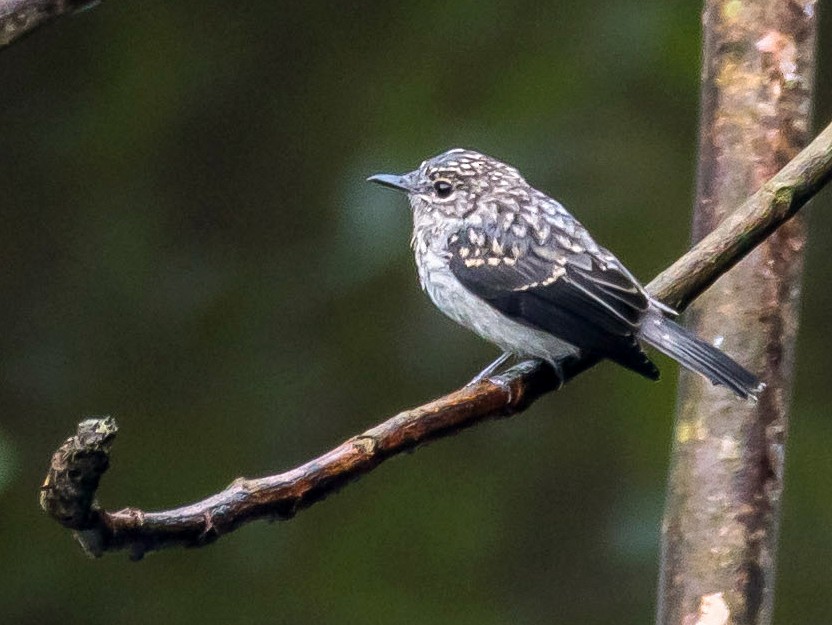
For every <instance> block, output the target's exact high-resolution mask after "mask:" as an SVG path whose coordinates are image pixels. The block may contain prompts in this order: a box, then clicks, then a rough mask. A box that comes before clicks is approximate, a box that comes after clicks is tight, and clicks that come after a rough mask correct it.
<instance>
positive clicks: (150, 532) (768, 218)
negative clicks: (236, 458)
mask: <svg viewBox="0 0 832 625" xmlns="http://www.w3.org/2000/svg"><path fill="white" fill-rule="evenodd" d="M830 177H832V125H830V126H829V127H827V128H826V129H825V130H824V131H823V132H822V133H821V134H820V135H819V136H818V137H817V138H816V139H815V140H814V141H813V142H812V143H811V144H810V145H809V146H808V147H807V148H806V149H805V150H803V151H802V152H801V153H800V154H799V155H798V156H797V157H795V158H794V159H793V160H792V161H791V162H790V163H789V164H788V165H786V167H784V168H783V169H782V170H781V171H780V172H779V173H778V174H777V175H776V176H774V177H773V178H772V179H771V180H769V182H767V183H766V184H765V185H764V186H763V187H762V188H761V189H760V190H759V191H757V193H755V194H754V195H753V196H751V197H750V198H749V199H748V200H747V201H746V202H745V203H744V204H742V206H740V207H739V208H738V209H737V210H736V211H735V212H734V213H733V214H731V215H730V216H729V217H728V218H726V219H725V221H724V222H723V223H722V224H721V225H720V226H719V227H717V228H716V229H715V230H714V231H713V232H712V233H711V234H710V235H709V236H707V237H706V238H705V239H703V240H702V241H701V242H700V243H699V244H697V245H696V246H695V247H694V248H693V249H691V250H690V251H689V252H688V253H687V254H685V255H684V256H683V257H682V258H680V259H679V260H678V261H676V262H675V263H674V264H673V265H672V266H671V267H670V268H668V269H666V270H665V271H664V272H662V273H661V274H660V275H659V276H658V277H657V278H656V279H655V280H653V281H652V282H651V283H650V284H649V285H648V287H647V288H648V290H649V291H650V293H651V294H653V295H654V296H655V297H657V298H658V299H661V300H663V301H665V302H667V303H668V304H670V305H672V306H674V307H676V308H679V309H682V308H684V307H685V306H687V305H688V304H689V303H690V302H691V301H692V300H693V299H695V298H696V297H697V296H698V295H699V294H700V293H702V291H704V290H705V289H707V288H708V286H710V285H711V284H712V283H713V282H714V281H715V280H716V279H717V278H718V277H719V276H721V275H722V274H724V273H725V272H726V271H728V270H729V269H730V268H731V267H733V266H734V265H735V264H736V263H737V262H738V261H739V260H740V259H742V257H743V256H745V255H746V254H747V253H748V252H749V251H750V250H751V249H753V248H754V246H756V245H757V244H759V243H760V242H761V241H763V240H764V239H765V238H766V237H767V236H768V235H769V234H771V233H772V232H773V231H774V230H775V229H776V228H777V227H778V226H779V225H781V224H782V223H784V222H785V221H787V220H788V219H789V218H790V217H791V216H792V215H794V214H795V213H796V212H797V211H798V210H799V209H800V208H801V207H802V206H803V205H804V204H806V202H807V201H808V200H809V199H810V198H811V197H813V196H814V195H815V194H816V193H817V192H818V191H820V189H821V188H822V187H823V186H824V185H825V184H826V182H827V181H828V180H829V178H830ZM596 363H597V360H595V359H592V358H580V359H572V360H569V361H566V362H564V363H563V370H564V377H565V378H566V380H569V379H571V378H573V377H575V376H576V375H578V374H579V373H581V372H583V371H585V370H586V369H589V368H590V367H592V366H593V365H595V364H596ZM557 386H558V385H557V380H556V379H555V378H554V376H553V375H552V374H551V371H550V370H549V369H548V368H547V367H546V366H544V365H540V364H538V363H535V362H524V363H521V364H519V365H517V366H515V367H513V368H512V369H510V370H509V371H508V372H506V373H505V374H503V375H502V376H497V377H494V378H491V379H489V380H484V381H482V382H480V383H479V384H476V385H474V386H470V387H465V388H462V389H460V390H457V391H454V392H452V393H450V394H449V395H446V396H444V397H441V398H439V399H437V400H435V401H433V402H430V403H428V404H425V405H423V406H420V407H418V408H414V409H412V410H407V411H405V412H402V413H400V414H398V415H396V416H394V417H392V418H391V419H389V420H387V421H385V422H384V423H381V424H380V425H377V426H376V427H374V428H371V429H369V430H367V431H366V432H364V433H362V434H359V435H358V436H355V437H353V438H351V439H349V440H348V441H346V442H344V443H343V444H341V445H339V446H338V447H336V448H334V449H332V450H331V451H329V452H327V453H325V454H324V455H322V456H320V457H318V458H315V459H314V460H311V461H309V462H307V463H306V464H303V465H301V466H299V467H297V468H295V469H292V470H290V471H287V472H285V473H281V474H279V475H273V476H268V477H262V478H257V479H244V478H239V479H237V480H235V481H234V482H233V483H232V484H231V485H230V486H229V487H228V488H226V489H225V490H223V491H221V492H219V493H217V494H216V495H213V496H212V497H209V498H207V499H204V500H202V501H200V502H197V503H194V504H191V505H189V506H184V507H182V508H177V509H174V510H167V511H163V512H143V511H141V510H137V509H132V508H127V509H124V510H120V511H117V512H107V511H104V510H101V509H99V508H98V506H97V505H96V504H95V503H94V495H95V489H96V488H97V485H98V480H99V478H100V476H101V474H103V472H104V471H105V470H106V468H107V465H108V460H109V446H110V444H111V443H112V439H113V437H114V436H115V424H114V422H113V421H112V420H111V419H106V420H104V419H102V420H97V421H86V422H84V423H82V424H81V425H80V426H79V432H78V434H76V436H74V437H72V438H70V439H68V440H67V441H66V442H65V443H64V444H63V445H62V446H61V447H60V448H59V449H58V451H56V452H55V454H54V456H53V458H52V464H51V467H50V471H49V474H48V476H47V478H46V481H45V482H44V485H43V487H42V489H41V506H42V507H43V508H44V509H45V510H46V511H47V512H48V513H49V514H50V515H51V516H52V517H53V518H55V519H56V520H57V521H58V522H59V523H61V524H62V525H64V526H65V527H68V528H70V529H72V530H75V532H74V534H75V537H76V539H77V540H78V541H79V542H80V543H81V545H82V546H83V547H84V549H85V550H86V551H87V553H89V554H90V555H93V556H100V555H102V554H103V553H105V552H107V551H116V550H127V551H129V553H130V554H131V556H132V557H133V558H134V559H139V558H141V557H142V556H143V555H144V554H145V553H147V552H149V551H155V550H158V549H162V548H164V547H172V546H186V547H198V546H202V545H205V544H208V543H211V542H213V541H214V540H216V539H217V538H219V537H220V536H222V535H223V534H227V533H228V532H231V531H233V530H234V529H236V528H238V527H240V526H241V525H244V524H245V523H248V522H249V521H253V520H256V519H264V518H267V519H289V518H291V517H293V516H294V515H295V513H297V512H298V511H299V510H302V509H304V508H307V507H309V506H311V505H312V504H313V503H315V502H317V501H320V500H321V499H324V498H325V497H326V496H328V495H329V494H330V493H333V492H335V491H337V490H338V489H340V488H341V487H342V486H344V485H346V484H347V483H348V482H350V481H352V480H355V479H356V478H358V477H360V476H362V475H364V474H365V473H368V472H369V471H371V470H373V469H374V468H375V467H377V466H378V465H379V464H381V463H382V462H384V461H385V460H387V459H388V458H391V457H393V456H395V455H398V454H400V453H402V452H403V451H407V450H410V449H413V448H414V447H416V446H418V445H421V444H424V443H427V442H430V441H432V440H435V439H438V438H442V437H444V436H449V435H452V434H455V433H457V432H459V431H461V430H463V429H466V428H468V427H471V426H473V425H476V424H477V423H480V422H483V421H486V420H488V419H494V418H500V417H508V416H512V415H515V414H518V413H520V412H522V411H523V410H525V409H526V408H527V407H528V406H529V405H530V404H531V403H532V402H533V401H535V400H536V399H537V398H538V397H540V396H541V395H543V394H545V393H547V392H550V391H552V390H555V389H556V388H557Z"/></svg>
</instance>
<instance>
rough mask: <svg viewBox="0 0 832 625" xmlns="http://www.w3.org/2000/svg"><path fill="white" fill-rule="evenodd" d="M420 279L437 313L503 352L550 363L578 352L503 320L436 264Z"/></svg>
mask: <svg viewBox="0 0 832 625" xmlns="http://www.w3.org/2000/svg"><path fill="white" fill-rule="evenodd" d="M419 278H420V280H421V281H422V287H423V288H424V289H425V292H426V293H427V294H428V296H429V297H430V299H431V300H432V301H433V303H434V304H436V306H437V308H439V310H441V311H442V312H443V313H445V314H446V315H447V316H448V317H450V318H451V319H453V320H454V321H456V322H457V323H459V324H460V325H462V326H465V327H466V328H468V329H469V330H473V331H474V332H475V333H476V334H478V335H480V336H481V337H482V338H484V339H485V340H487V341H490V342H491V343H494V344H495V345H497V346H499V347H500V348H501V349H502V350H503V351H506V352H509V353H512V354H515V355H517V356H521V357H523V356H525V357H533V358H540V359H542V360H545V361H547V362H550V363H552V364H554V363H555V362H556V361H557V360H560V359H562V358H564V357H566V356H571V355H574V354H576V353H577V352H578V349H577V348H576V347H574V346H573V345H570V344H569V343H566V342H564V341H561V340H560V339H558V338H556V337H554V336H552V335H551V334H548V333H547V332H542V331H540V330H535V329H533V328H529V327H528V326H524V325H522V324H520V323H518V322H516V321H513V320H512V319H510V318H508V317H506V316H505V315H503V314H502V313H501V312H499V311H497V310H496V309H495V308H492V307H491V306H490V305H488V304H487V303H485V302H484V301H483V300H481V299H479V298H478V297H476V296H475V295H473V294H472V293H471V292H470V291H468V290H467V289H466V288H465V287H463V286H462V284H461V283H460V282H459V280H457V279H456V277H455V276H454V275H453V274H452V273H451V271H450V269H447V268H445V267H442V266H441V265H440V263H438V262H437V263H436V264H434V266H433V267H432V268H431V271H422V270H420V272H419Z"/></svg>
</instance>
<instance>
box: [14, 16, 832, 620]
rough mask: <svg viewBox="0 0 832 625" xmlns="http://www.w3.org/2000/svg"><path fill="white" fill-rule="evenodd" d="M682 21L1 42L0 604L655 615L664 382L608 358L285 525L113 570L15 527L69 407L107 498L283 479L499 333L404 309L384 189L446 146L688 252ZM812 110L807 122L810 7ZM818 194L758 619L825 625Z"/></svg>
mask: <svg viewBox="0 0 832 625" xmlns="http://www.w3.org/2000/svg"><path fill="white" fill-rule="evenodd" d="M699 10H700V6H699V2H696V1H693V0H689V1H682V0H661V1H658V0H656V1H649V2H645V1H637V0H616V1H613V2H604V3H600V2H599V3H576V2H565V1H564V2H550V3H541V2H495V1H483V0H479V1H476V2H474V1H457V2H437V1H433V2H432V1H430V0H421V1H417V2H410V3H401V4H395V3H385V2H349V3H347V2H340V3H339V2H334V1H333V2H317V1H313V2H291V3H290V2H267V1H260V2H243V3H205V2H193V1H190V2H185V1H181V2H170V1H162V0H157V1H145V2H138V1H126V0H120V1H118V2H116V1H110V2H105V3H103V4H102V5H101V6H99V7H98V8H96V9H94V10H92V11H89V12H87V13H84V14H82V15H79V16H76V17H74V18H71V19H66V20H63V21H61V22H60V23H58V24H55V25H54V26H52V27H50V28H48V29H43V30H41V31H39V32H37V33H36V34H35V35H33V36H32V37H31V38H29V39H28V40H27V41H25V42H23V43H20V44H18V45H15V46H13V47H12V48H10V49H8V50H6V51H4V52H2V54H0V206H2V226H3V227H2V228H1V229H0V255H2V262H0V298H2V306H0V328H2V332H0V363H2V384H3V386H2V391H0V506H1V507H2V510H0V563H2V568H0V571H2V572H0V581H1V582H2V583H0V593H2V594H0V620H1V621H2V622H3V623H15V624H17V623H20V624H28V623H31V624H35V623H37V624H44V623H45V624H51V623H66V624H75V623H78V624H88V623H91V624H104V623H107V624H110V623H118V624H146V623H200V624H208V623H293V624H295V623H301V624H306V623H339V624H353V623H354V624H365V623H385V624H387V623H390V624H396V623H413V624H416V623H419V624H422V623H452V624H454V625H461V624H468V623H470V624H477V625H485V624H492V623H493V624H497V623H586V624H592V623H648V622H651V620H652V614H653V611H654V603H655V599H654V596H655V586H656V578H657V571H658V568H657V557H658V533H659V524H660V517H661V513H662V506H663V497H664V486H665V475H666V471H667V463H668V449H669V444H670V438H671V431H670V427H671V420H672V412H673V404H674V382H675V378H676V369H675V367H674V366H672V365H671V364H670V363H669V362H668V361H666V360H664V359H659V360H660V364H662V366H663V369H664V372H665V377H664V381H662V382H661V383H659V384H651V383H649V382H647V381H645V380H642V379H639V378H638V377H636V376H635V375H633V374H630V373H627V372H625V371H621V370H617V369H616V368H614V367H613V366H611V365H603V366H600V367H598V368H597V369H595V370H593V371H591V372H589V373H587V374H586V375H584V376H581V377H580V378H579V379H577V380H575V381H574V383H572V384H569V385H568V387H567V388H565V389H564V390H563V391H562V392H560V393H557V394H555V395H552V396H549V397H546V398H545V399H543V400H542V401H540V402H539V403H538V404H537V405H535V406H534V407H533V408H532V409H531V410H529V411H528V413H526V414H524V415H522V416H520V417H518V418H515V419H511V420H507V421H501V422H496V423H490V424H487V425H484V426H481V427H479V428H477V429H475V430H473V431H468V432H466V433H464V434H462V435H460V436H457V437H455V438H453V439H450V440H444V441H441V442H439V443H436V444H434V445H432V446H429V447H427V448H423V449H420V450H419V451H418V452H417V453H415V454H413V455H409V456H406V457H404V458H400V459H396V460H394V461H392V462H390V463H389V464H387V465H385V466H383V467H382V468H380V469H379V470H377V471H376V472H374V473H373V474H372V475H370V476H369V477H367V478H365V479H363V480H362V481H360V482H358V483H356V484H352V485H350V486H349V487H348V488H346V489H345V490H344V491H343V492H342V493H341V494H339V495H337V496H334V497H332V498H330V499H329V500H327V501H326V502H324V503H322V504H319V505H316V506H315V507H314V508H312V509H310V510H308V511H305V512H303V513H302V514H300V515H299V516H298V517H297V518H295V519H294V520H292V521H291V522H288V523H281V524H266V523H260V524H256V525H253V526H249V527H246V528H244V529H242V530H240V531H238V532H237V533H235V534H233V535H231V536H228V537H226V538H224V539H223V540H221V541H220V542H219V543H217V544H216V545H214V546H211V547H209V548H206V549H202V550H190V551H181V550H177V551H169V552H166V553H162V554H157V555H154V556H151V557H149V558H147V559H146V560H145V561H143V562H141V563H139V564H133V563H131V562H129V561H128V560H127V558H126V557H125V556H124V554H119V555H115V556H110V557H106V558H104V559H102V560H99V561H92V560H88V559H86V558H85V557H84V556H83V555H82V554H81V552H80V551H79V549H78V548H77V546H76V545H75V544H74V543H73V542H72V540H71V539H70V536H69V534H68V532H66V531H64V530H62V529H61V528H59V527H58V525H57V524H55V523H54V522H52V521H50V520H49V519H47V518H46V517H45V515H43V514H42V513H41V512H40V510H39V508H38V506H37V488H38V485H39V484H40V481H41V479H42V477H43V474H44V469H45V467H46V463H47V461H48V458H49V455H50V453H51V452H52V450H53V449H54V448H55V447H56V445H57V444H58V443H59V442H60V441H61V440H63V439H64V438H65V437H66V436H67V435H68V434H69V433H70V432H71V431H72V430H73V429H74V426H75V423H76V422H77V421H78V420H79V419H80V418H81V417H83V416H86V415H97V414H106V413H110V414H113V415H114V416H116V417H117V419H118V421H119V423H120V424H121V426H122V434H121V437H120V439H119V441H118V443H117V447H116V455H115V462H114V466H113V468H112V470H111V473H110V474H108V475H107V477H106V479H105V480H104V483H103V485H102V488H101V491H100V495H101V500H102V503H103V504H104V505H106V506H107V507H112V508H119V507H122V506H126V505H132V506H140V507H144V508H148V509H159V508H164V507H169V506H174V505H177V504H181V503H186V502H189V501H192V500H194V499H197V498H200V497H202V496H205V495H207V494H209V493H211V492H213V491H215V490H217V489H219V488H221V487H223V486H225V485H226V484H227V483H228V482H230V481H231V479H232V478H234V477H235V476H238V475H247V476H255V475H262V474H266V473H270V472H276V471H278V470H283V469H286V468H289V467H292V466H294V465H295V464H297V463H299V462H301V461H303V460H306V459H308V458H310V457H312V456H314V455H317V454H319V453H321V452H323V451H325V450H326V449H328V448H329V447H331V446H333V445H334V444H337V443H339V442H341V441H342V440H344V439H345V438H347V437H349V436H351V435H352V434H354V433H357V432H360V431H361V430H362V429H364V428H367V427H368V426H371V425H373V424H374V423H376V422H378V421H380V420H382V419H384V418H386V417H388V416H390V415H392V414H393V413H395V412H396V411H398V410H401V409H403V408H406V407H409V406H413V405H416V404H419V403H421V402H424V401H425V400H428V399H430V398H433V397H435V396H437V395H439V394H442V393H443V392H445V391H447V390H449V389H451V388H452V387H454V386H456V385H458V384H460V383H462V382H464V381H466V380H467V379H468V378H469V377H470V376H471V375H472V374H473V373H475V372H476V371H477V370H478V369H479V368H480V367H481V366H482V365H483V364H485V363H486V362H487V361H488V360H489V359H491V358H492V357H494V356H495V355H496V351H495V349H493V348H491V347H490V346H488V345H486V344H484V343H483V342H481V341H480V340H479V339H477V338H475V337H474V336H473V335H469V334H468V333H467V332H466V331H464V330H461V329H459V328H457V327H456V326H455V325H453V324H452V323H451V322H450V321H447V320H446V319H444V318H443V317H441V316H440V314H439V313H438V312H436V311H435V310H434V309H433V308H432V306H431V305H430V304H429V302H428V301H427V299H426V298H425V297H424V296H423V295H422V294H421V293H420V292H419V289H418V285H417V282H416V277H415V271H414V269H413V266H412V259H411V255H410V252H409V250H408V245H407V242H408V238H409V214H408V211H407V209H406V204H405V201H404V199H403V198H401V197H398V196H396V195H395V194H393V193H391V192H388V191H385V190H382V189H378V188H375V187H372V186H370V185H368V184H366V183H364V182H363V180H364V178H365V177H366V176H367V175H368V174H371V173H374V172H376V171H379V170H393V171H402V170H406V169H410V168H413V167H415V166H416V165H418V163H419V161H421V160H422V159H423V158H425V157H427V156H429V155H432V154H435V153H437V152H440V151H443V150H445V149H447V148H449V147H453V146H466V147H474V148H477V149H480V150H482V151H485V152H489V153H492V154H493V155H495V156H498V157H501V158H503V159H505V160H508V161H510V162H512V163H514V164H516V165H517V166H518V167H519V168H520V169H521V170H522V171H524V172H525V173H526V174H527V177H528V178H529V180H530V181H531V182H532V183H533V184H535V185H536V186H538V187H540V188H542V189H544V190H547V191H549V192H551V193H552V194H553V195H556V196H557V197H559V198H560V199H561V200H562V201H563V202H564V203H565V204H566V205H567V206H568V207H570V208H571V209H572V210H573V211H574V212H575V213H577V215H578V216H579V217H580V218H581V219H582V220H583V221H584V222H585V223H586V224H587V225H588V226H590V227H591V228H592V229H593V230H594V232H595V233H596V235H597V237H598V238H599V239H600V240H601V241H602V242H604V243H605V244H606V245H607V246H608V247H610V248H612V249H613V250H615V251H616V252H617V253H618V254H619V255H620V256H621V257H622V258H623V259H624V260H625V261H626V262H627V263H628V264H629V265H630V267H631V268H632V269H633V271H634V272H635V273H636V274H637V275H639V276H641V277H643V278H644V279H649V278H651V277H652V276H653V275H654V274H655V273H657V272H658V271H659V270H661V269H662V268H663V267H664V266H666V265H667V264H668V263H669V262H670V261H672V260H673V259H674V258H675V257H677V256H678V255H680V254H681V253H682V252H683V251H684V249H685V248H686V245H687V241H688V236H689V235H688V232H689V226H688V224H689V221H690V218H689V212H690V206H691V196H692V187H693V176H694V168H695V165H694V163H695V148H696V123H697V114H698V113H697V112H698V77H699V47H700V16H699ZM824 18H825V21H824V22H823V24H822V28H821V33H822V34H821V39H822V41H821V53H822V54H821V61H822V63H821V68H820V73H819V76H818V89H817V92H818V96H819V102H818V105H817V107H816V120H817V122H818V124H816V125H819V124H825V123H826V122H827V121H829V118H830V112H831V111H830V108H832V99H830V98H829V91H828V85H829V80H830V64H829V59H830V50H832V37H830V36H829V35H830V25H832V21H830V20H829V19H828V16H824ZM830 209H832V206H830V195H829V194H828V193H827V194H825V195H824V196H823V197H821V198H819V199H818V200H817V201H816V202H815V203H814V205H813V207H812V209H811V211H810V213H811V220H810V224H811V228H812V236H811V241H810V248H809V254H808V263H807V268H806V288H805V297H804V301H805V308H804V314H803V327H802V331H801V336H800V344H799V362H798V368H797V378H798V382H797V388H796V394H795V401H794V410H793V415H792V437H791V441H790V444H789V458H788V477H787V491H786V494H785V502H784V513H783V534H782V548H781V552H780V567H779V570H780V575H779V580H778V590H779V592H778V597H777V621H778V622H779V623H788V622H806V623H811V622H816V623H817V622H824V621H826V620H828V615H829V613H830V610H832V593H830V592H829V589H830V588H829V572H830V566H829V562H830V560H831V559H832V497H830V496H829V492H830V488H832V455H830V454H829V452H828V449H829V447H830V445H832V421H831V420H830V415H829V409H828V405H829V402H830V399H832V385H830V384H829V380H828V372H829V370H830V367H832V357H831V356H830V346H832V339H830V335H829V331H828V321H829V309H830V306H832V290H830V289H829V288H828V284H829V281H830V279H832V265H830V262H829V255H828V253H827V249H828V241H829V239H830V235H832V219H831V218H830Z"/></svg>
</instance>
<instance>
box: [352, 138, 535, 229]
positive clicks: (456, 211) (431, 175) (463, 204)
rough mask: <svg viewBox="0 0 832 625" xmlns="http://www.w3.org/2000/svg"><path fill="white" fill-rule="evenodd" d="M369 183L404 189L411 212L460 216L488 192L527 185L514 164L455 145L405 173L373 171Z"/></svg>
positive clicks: (466, 212) (473, 206) (469, 210)
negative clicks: (374, 173) (374, 172)
mask: <svg viewBox="0 0 832 625" xmlns="http://www.w3.org/2000/svg"><path fill="white" fill-rule="evenodd" d="M367 180H368V181H370V182H375V183H377V184H380V185H383V186H385V187H390V188H392V189H397V190H399V191H404V192H405V193H407V195H408V198H409V199H410V205H411V207H412V208H413V211H414V213H415V214H417V215H418V214H419V213H432V212H435V211H438V212H440V213H441V214H443V215H444V216H446V217H457V218H459V219H464V218H465V217H466V215H468V214H469V213H470V212H471V211H473V210H475V209H476V208H477V205H478V202H479V200H480V199H481V198H483V197H485V196H487V195H488V194H490V193H495V194H498V193H501V192H502V193H507V194H510V193H512V192H513V191H514V190H516V189H523V188H526V187H527V184H526V181H525V180H524V179H523V177H522V176H521V175H520V172H518V171H517V170H516V169H515V168H514V167H511V166H510V165H506V164H505V163H503V162H501V161H498V160H497V159H494V158H491V157H490V156H486V155H485V154H480V153H479V152H474V151H472V150H464V149H461V148H455V149H453V150H448V151H447V152H443V153H442V154H439V155H438V156H434V157H433V158H429V159H428V160H426V161H424V162H423V163H422V164H421V165H420V166H419V168H418V169H415V170H414V171H411V172H409V173H406V174H376V175H374V176H370V177H369V178H367Z"/></svg>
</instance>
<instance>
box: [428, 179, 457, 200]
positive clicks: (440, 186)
mask: <svg viewBox="0 0 832 625" xmlns="http://www.w3.org/2000/svg"><path fill="white" fill-rule="evenodd" d="M433 189H434V191H436V195H438V196H439V197H441V198H446V197H449V196H450V195H451V193H453V192H454V185H452V184H451V183H450V182H448V181H447V180H437V181H436V182H434V183H433Z"/></svg>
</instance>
